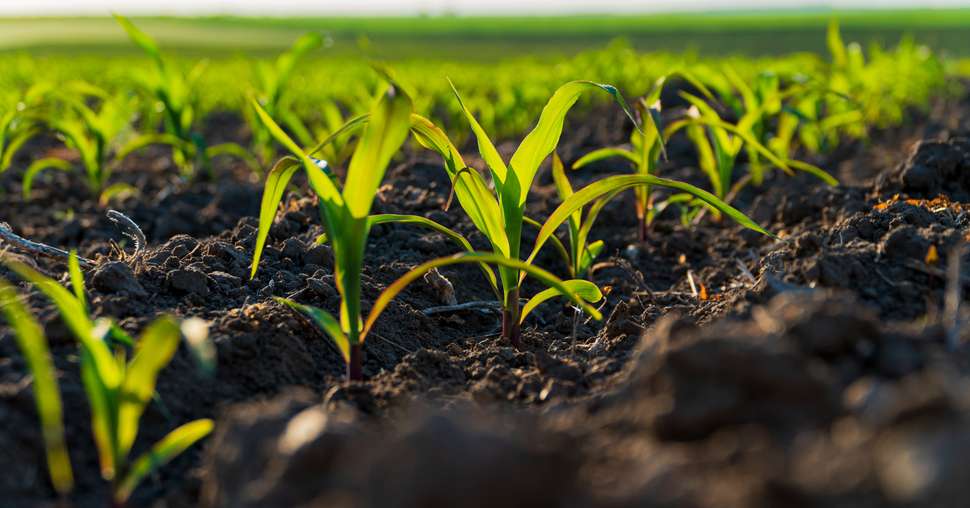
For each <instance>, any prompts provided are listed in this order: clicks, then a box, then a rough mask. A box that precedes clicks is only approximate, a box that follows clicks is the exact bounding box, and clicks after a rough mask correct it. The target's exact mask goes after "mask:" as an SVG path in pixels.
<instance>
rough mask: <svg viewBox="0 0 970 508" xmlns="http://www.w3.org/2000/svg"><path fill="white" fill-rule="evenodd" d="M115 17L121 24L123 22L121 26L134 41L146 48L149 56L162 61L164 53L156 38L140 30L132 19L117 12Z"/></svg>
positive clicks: (143, 48)
mask: <svg viewBox="0 0 970 508" xmlns="http://www.w3.org/2000/svg"><path fill="white" fill-rule="evenodd" d="M114 18H115V20H117V21H118V23H119V24H121V27H122V28H124V29H125V32H128V37H129V38H131V41H132V42H134V43H135V44H136V45H137V46H138V47H140V48H141V49H142V50H144V51H145V53H147V54H148V56H150V57H152V58H153V59H155V60H156V61H161V59H162V54H161V51H160V50H159V49H158V44H156V43H155V40H154V39H152V38H151V37H149V36H148V34H146V33H145V32H142V31H141V30H139V29H138V27H136V26H135V25H134V24H133V23H132V22H131V21H128V18H126V17H124V16H122V15H120V14H115V15H114Z"/></svg>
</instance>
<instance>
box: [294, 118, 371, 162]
mask: <svg viewBox="0 0 970 508" xmlns="http://www.w3.org/2000/svg"><path fill="white" fill-rule="evenodd" d="M369 119H370V113H365V114H363V115H360V116H355V117H354V118H351V119H350V120H347V123H345V124H343V125H342V126H341V127H340V128H338V129H337V130H335V131H333V132H332V133H330V135H329V136H327V137H326V138H324V139H323V141H321V142H319V143H317V144H316V146H314V147H313V148H311V149H310V151H308V152H307V155H309V156H311V157H312V156H314V155H316V153H317V152H319V151H320V150H322V149H323V148H324V147H325V146H327V145H329V144H330V143H333V142H335V141H337V140H338V139H340V137H341V136H349V135H350V134H353V133H354V132H356V131H358V130H360V129H362V128H364V126H365V125H367V121H368V120H369Z"/></svg>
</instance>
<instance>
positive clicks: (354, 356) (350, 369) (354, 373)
mask: <svg viewBox="0 0 970 508" xmlns="http://www.w3.org/2000/svg"><path fill="white" fill-rule="evenodd" d="M363 365H364V351H363V350H362V349H361V347H360V344H351V346H350V361H348V362H347V379H349V380H350V381H363V380H364V366H363Z"/></svg>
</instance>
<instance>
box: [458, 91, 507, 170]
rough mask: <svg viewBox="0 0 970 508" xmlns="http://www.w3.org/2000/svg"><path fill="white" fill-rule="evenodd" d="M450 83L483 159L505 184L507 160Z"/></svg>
mask: <svg viewBox="0 0 970 508" xmlns="http://www.w3.org/2000/svg"><path fill="white" fill-rule="evenodd" d="M448 84H449V85H451V90H452V91H453V92H454V93H455V97H456V98H457V99H458V105H459V106H461V110H462V112H463V113H464V114H465V119H467V120H468V124H469V125H471V128H472V132H473V133H474V134H475V140H476V141H477V142H478V153H479V154H481V156H482V159H483V160H484V161H485V164H486V165H487V166H488V168H489V170H491V172H492V176H493V177H494V179H495V181H496V182H498V184H503V185H504V184H505V179H506V176H507V175H508V172H509V170H508V167H506V165H505V161H503V160H502V156H501V155H499V153H498V150H496V149H495V145H494V144H493V143H492V139H491V138H489V137H488V133H486V132H485V129H483V128H482V126H481V124H479V123H478V120H477V119H475V115H473V114H472V112H471V111H470V110H469V109H468V107H467V106H465V102H464V101H463V100H462V99H461V94H459V93H458V89H457V88H455V84H454V83H452V82H451V80H450V79H449V80H448Z"/></svg>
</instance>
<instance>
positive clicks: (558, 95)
mask: <svg viewBox="0 0 970 508" xmlns="http://www.w3.org/2000/svg"><path fill="white" fill-rule="evenodd" d="M590 89H593V90H603V91H605V92H607V93H609V94H610V95H612V96H613V99H614V100H615V101H616V102H617V104H619V105H620V107H621V108H623V112H624V113H626V115H627V116H628V117H629V118H630V120H631V121H632V122H633V124H634V126H636V127H637V128H638V129H639V128H640V127H639V124H638V123H637V121H636V119H635V118H634V116H633V112H632V111H630V107H629V106H628V105H627V103H626V101H625V100H624V99H623V96H622V95H620V92H619V91H617V89H616V88H615V87H613V86H612V85H604V84H600V83H594V82H592V81H572V82H569V83H566V84H565V85H562V86H561V87H559V89H558V90H556V92H555V93H554V94H553V95H552V97H551V98H550V99H549V102H547V103H546V106H545V107H544V108H543V109H542V114H541V115H539V122H538V124H536V126H535V128H534V129H533V130H532V132H530V133H529V134H528V135H526V137H525V139H523V140H522V144H520V145H519V148H518V149H516V151H515V154H513V155H512V160H511V161H510V162H509V166H510V167H511V168H512V171H513V172H514V173H515V174H516V176H517V177H518V181H519V184H520V186H521V190H520V195H519V201H518V204H519V205H520V206H521V205H523V204H524V203H525V200H526V197H527V196H528V194H529V189H530V188H531V187H532V180H533V178H535V174H536V172H537V171H538V170H539V165H540V164H542V161H543V160H545V158H546V157H548V156H549V154H550V153H552V151H553V150H554V149H555V148H556V145H558V144H559V137H560V135H561V134H562V129H563V123H564V121H565V118H566V113H567V112H569V110H570V109H571V108H572V107H573V105H574V104H576V101H577V100H579V96H580V95H581V94H582V93H583V92H584V91H586V90H590Z"/></svg>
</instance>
